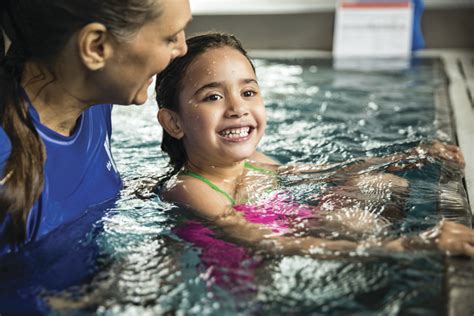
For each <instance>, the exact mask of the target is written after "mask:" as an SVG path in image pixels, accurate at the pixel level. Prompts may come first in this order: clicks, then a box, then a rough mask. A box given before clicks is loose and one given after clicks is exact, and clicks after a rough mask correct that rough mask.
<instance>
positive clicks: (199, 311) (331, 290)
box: [0, 56, 472, 315]
mask: <svg viewBox="0 0 474 316" xmlns="http://www.w3.org/2000/svg"><path fill="white" fill-rule="evenodd" d="M387 63H390V61H387ZM256 65H257V69H258V77H259V80H260V83H261V86H262V89H263V92H264V96H265V99H266V106H267V111H268V120H269V125H268V129H267V135H266V136H265V138H264V141H263V142H262V144H261V148H260V149H261V150H262V151H264V152H265V153H267V154H269V155H271V156H272V157H274V158H276V159H278V160H280V161H281V162H282V163H287V162H297V163H337V162H343V161H346V160H347V159H350V158H354V157H360V156H366V155H384V154H389V153H392V152H397V151H400V150H404V149H407V148H410V147H411V146H413V145H416V144H418V143H419V142H420V141H427V140H432V139H435V138H438V139H441V140H444V141H448V142H453V141H455V139H454V137H455V133H454V132H453V129H452V128H453V126H452V125H453V122H452V120H451V114H450V111H449V104H447V102H449V99H448V98H444V99H443V96H444V97H446V95H447V89H448V88H447V87H448V78H447V76H446V73H445V70H444V67H443V64H442V63H441V61H440V60H439V59H437V58H422V59H414V60H412V61H411V64H410V67H408V68H407V69H398V70H397V69H392V70H374V69H373V68H372V70H335V69H334V68H333V63H332V60H330V59H327V58H314V57H308V56H306V57H304V58H303V57H302V58H297V59H279V58H275V57H271V58H258V59H257V60H256ZM369 65H370V63H369ZM443 102H444V103H443ZM443 112H444V113H443ZM155 117H156V105H154V104H153V102H150V103H149V104H147V105H145V106H142V107H139V108H134V109H130V108H128V109H125V108H123V107H116V108H115V109H114V118H113V124H114V135H113V146H114V155H115V158H116V162H117V164H118V166H119V169H120V170H121V173H122V176H123V178H124V181H125V184H126V187H125V189H124V191H123V194H122V197H121V198H120V199H119V200H118V201H117V203H116V204H115V205H112V206H109V209H108V210H107V214H106V216H105V217H104V218H101V216H102V211H103V210H102V207H98V208H96V209H91V210H89V212H88V213H87V215H86V216H84V217H83V218H81V219H79V220H78V221H77V222H75V223H72V224H71V225H69V226H68V227H64V228H62V229H61V231H58V232H56V233H53V234H52V235H50V236H49V237H48V238H46V239H45V240H44V241H42V242H40V243H38V244H36V245H31V246H29V247H28V248H27V251H25V254H23V255H21V256H17V257H12V258H9V260H8V261H7V262H6V263H5V262H2V269H0V273H1V274H2V275H1V276H2V280H3V279H4V278H3V277H5V278H6V276H7V275H8V281H7V282H4V283H3V284H2V287H1V288H0V289H1V292H0V298H1V299H2V302H5V301H6V300H7V299H9V300H11V301H13V302H18V306H16V308H17V311H25V310H27V309H28V308H32V309H36V310H39V311H46V310H49V309H52V311H53V313H61V312H67V313H75V314H78V315H83V314H84V315H89V314H99V315H102V314H104V315H130V314H136V315H156V314H167V313H168V314H178V315H188V314H190V315H226V314H232V315H233V314H236V315H249V314H264V315H266V314H304V315H306V314H348V313H351V314H363V315H380V314H384V315H398V314H406V313H410V314H430V315H431V314H439V313H441V314H444V313H445V312H447V300H448V299H449V295H447V294H449V292H450V290H451V289H452V288H453V285H452V284H451V285H450V284H448V283H449V282H448V281H447V280H449V278H447V277H446V275H447V274H446V273H445V272H446V271H445V270H446V267H447V265H446V263H445V260H444V259H443V257H442V256H441V255H439V254H438V253H436V252H431V251H417V252H409V253H402V254H392V253H387V252H383V251H377V252H362V253H357V254H353V255H350V256H344V257H340V258H337V259H325V260H322V259H314V258H308V257H302V256H286V257H285V256H270V255H268V254H261V253H258V254H257V255H256V256H255V258H256V259H258V260H259V262H260V265H259V266H258V268H256V267H253V266H252V264H251V263H248V264H247V265H244V266H239V267H237V268H236V269H235V270H234V271H221V272H222V274H223V275H224V276H223V277H224V279H225V278H226V277H227V279H226V280H227V281H228V282H224V283H219V284H218V283H217V282H216V281H215V280H213V279H212V277H213V269H219V267H210V266H206V265H204V264H203V262H202V260H201V259H200V251H201V250H200V249H199V248H196V247H193V245H191V244H189V243H186V242H183V241H182V240H180V239H179V238H178V237H177V236H176V234H175V233H174V231H173V229H174V228H175V227H178V226H179V225H180V223H181V222H182V221H184V220H186V219H187V217H185V216H183V213H184V212H183V210H180V209H178V208H177V207H175V206H173V205H171V204H168V203H164V202H162V201H160V199H159V198H158V197H157V196H155V195H153V194H152V193H149V192H147V191H146V190H143V189H142V187H143V183H144V182H145V183H146V182H149V183H152V182H153V181H154V178H155V177H156V176H157V175H159V174H162V173H163V172H164V170H165V168H166V164H167V162H166V159H165V157H164V155H163V154H162V153H161V151H160V148H159V146H160V139H161V130H160V128H159V126H158V124H157V122H156V119H155ZM445 170H446V169H445V168H443V167H442V166H440V165H438V164H433V165H432V166H426V167H423V168H421V169H412V170H410V171H407V172H403V173H401V174H400V176H403V177H406V178H408V179H410V180H411V192H410V197H409V198H408V200H407V202H406V206H405V210H406V217H405V219H404V220H403V221H402V222H399V223H397V224H395V225H393V227H391V228H390V230H389V231H388V232H387V234H392V235H400V234H411V233H416V232H420V231H422V230H423V229H425V228H429V227H432V226H433V225H435V224H436V222H437V221H438V220H439V218H440V217H441V216H442V213H441V212H440V210H439V209H440V207H439V205H442V206H443V207H442V208H443V209H444V210H447V211H448V212H446V213H444V214H445V215H446V216H450V217H453V218H457V219H458V220H460V221H462V222H465V223H467V224H469V223H470V220H471V219H470V213H469V211H468V205H467V200H466V196H465V194H464V191H463V188H462V186H459V177H458V175H457V173H456V171H455V170H451V171H452V172H444V171H445ZM448 171H449V170H448ZM425 179H428V180H429V181H425ZM298 180H299V179H294V178H291V179H286V182H285V183H286V185H287V187H288V188H289V189H291V190H292V192H294V193H295V194H296V195H298V194H300V195H301V196H303V195H305V194H308V192H311V190H314V187H312V186H308V185H305V184H301V183H300V182H299V181H298ZM137 191H138V192H140V193H141V194H140V196H137V195H136V194H135V192H137ZM91 223H93V225H94V229H93V230H92V231H88V232H87V233H84V231H85V230H86V227H89V226H90V224H91ZM83 228H84V229H83ZM59 237H61V239H59ZM220 255H221V256H226V253H220ZM460 262H461V263H460V264H459V265H457V266H456V265H451V267H454V268H455V269H458V270H457V271H454V272H453V271H451V272H452V273H453V274H454V277H459V276H461V277H462V276H465V275H466V274H465V273H469V271H470V270H468V268H463V266H462V265H463V264H465V263H466V262H467V261H466V260H464V261H463V260H461V261H460ZM19 267H20V268H19ZM448 267H450V266H449V265H448ZM466 269H467V270H466ZM466 271H467V272H466ZM471 271H472V270H471ZM463 273H464V274H463ZM235 275H238V276H240V279H239V280H244V282H241V281H239V282H238V283H236V284H232V280H233V279H232V277H231V276H235ZM454 286H455V285H454ZM457 289H458V290H459V288H457ZM468 289H472V287H471V288H468ZM461 290H462V289H461ZM7 293H9V294H7ZM38 297H39V298H41V299H39V300H38V299H37V298H38ZM15 300H16V301H15ZM20 302H21V303H20ZM21 304H24V305H21ZM28 306H29V307H28ZM12 308H15V307H12Z"/></svg>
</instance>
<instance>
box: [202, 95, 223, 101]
mask: <svg viewBox="0 0 474 316" xmlns="http://www.w3.org/2000/svg"><path fill="white" fill-rule="evenodd" d="M220 99H222V97H221V96H220V95H218V94H212V95H209V96H207V97H205V98H204V101H218V100H220Z"/></svg>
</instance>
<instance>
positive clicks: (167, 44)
mask: <svg viewBox="0 0 474 316" xmlns="http://www.w3.org/2000/svg"><path fill="white" fill-rule="evenodd" d="M159 3H160V4H161V10H162V14H161V15H160V16H159V17H158V18H157V19H155V20H154V21H151V22H149V23H147V24H145V25H144V26H143V27H142V28H141V29H140V30H139V31H138V33H137V34H135V35H134V36H133V38H132V39H131V40H129V41H125V42H120V43H117V45H116V49H115V51H114V56H113V58H112V60H111V62H110V64H109V65H108V67H106V69H104V70H103V73H102V76H101V80H100V81H101V82H100V83H99V86H100V89H101V94H102V95H105V96H106V98H105V99H106V100H108V102H110V100H113V101H114V103H117V104H142V103H144V102H145V101H146V100H147V98H148V95H147V89H148V87H149V85H150V84H151V83H152V77H153V76H154V75H156V74H157V73H160V72H161V71H162V70H163V69H164V68H165V67H166V66H168V64H169V63H170V62H171V60H173V59H174V58H176V57H178V56H182V55H184V54H185V53H186V51H187V46H186V42H185V34H184V28H185V27H186V25H187V24H188V22H189V21H190V19H191V12H190V8H189V2H188V0H161V1H160V2H159ZM107 97H108V98H107Z"/></svg>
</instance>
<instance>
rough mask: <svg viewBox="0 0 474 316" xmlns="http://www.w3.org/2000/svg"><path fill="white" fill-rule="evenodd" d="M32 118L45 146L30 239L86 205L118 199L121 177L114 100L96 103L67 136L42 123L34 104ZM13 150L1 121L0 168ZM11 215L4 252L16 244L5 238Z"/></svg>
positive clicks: (1, 244) (1, 245)
mask: <svg viewBox="0 0 474 316" xmlns="http://www.w3.org/2000/svg"><path fill="white" fill-rule="evenodd" d="M29 111H30V114H31V117H32V119H33V123H34V125H35V127H36V130H37V131H38V133H39V135H40V137H41V139H42V141H43V143H44V144H45V148H46V164H45V170H44V180H45V181H44V188H43V192H42V194H41V196H40V198H39V199H38V201H36V202H35V204H34V206H33V208H32V209H31V210H30V212H29V215H28V219H27V225H26V242H31V241H35V240H39V239H41V237H43V236H45V235H46V234H48V233H49V232H51V231H53V230H54V229H56V228H58V227H60V226H61V225H63V224H65V223H69V222H71V221H73V220H75V219H77V218H79V217H80V216H81V215H83V214H84V212H85V210H86V209H87V208H88V207H91V206H94V205H97V204H100V203H104V202H106V201H109V200H111V199H114V198H116V197H117V195H118V194H119V191H120V189H121V188H122V181H121V179H120V175H119V173H118V171H117V167H116V165H115V162H114V160H113V158H112V155H111V151H110V136H111V111H112V105H95V106H92V107H90V108H89V109H87V110H85V111H84V112H83V114H82V115H81V117H80V118H79V119H78V122H77V125H76V129H75V131H74V133H73V134H72V135H71V136H63V135H60V134H58V133H56V132H55V131H53V130H51V129H49V128H48V127H46V126H44V125H43V124H41V122H40V120H39V115H38V113H37V112H36V110H35V109H34V107H33V106H31V105H30V108H29ZM10 152H11V143H10V140H9V138H8V135H7V134H6V133H5V131H4V130H3V128H1V127H0V174H1V175H2V177H3V176H4V175H5V174H4V168H5V164H6V161H7V159H8V157H9V155H10ZM9 222H10V217H9V216H7V217H6V218H5V219H4V220H3V222H0V255H1V254H4V253H7V252H11V251H13V250H14V248H16V247H12V246H11V245H8V244H6V241H5V229H6V227H7V225H9Z"/></svg>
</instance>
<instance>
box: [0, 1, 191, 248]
mask: <svg viewBox="0 0 474 316" xmlns="http://www.w3.org/2000/svg"><path fill="white" fill-rule="evenodd" d="M0 19H1V26H2V28H3V30H4V32H5V33H6V35H7V37H8V38H9V39H10V41H11V46H10V47H9V49H8V51H7V52H4V51H3V50H2V52H0V60H1V62H0V124H1V127H0V254H3V253H7V252H11V251H13V250H15V249H17V248H18V247H19V246H20V245H22V244H24V243H27V242H31V241H34V240H38V239H40V238H41V237H42V236H44V235H46V234H48V233H49V232H51V231H52V230H54V229H55V228H57V227H59V226H61V225H62V224H65V223H68V222H71V221H72V220H74V219H76V218H78V217H79V216H81V215H82V214H83V213H84V210H85V209H86V208H87V207H89V206H91V205H96V204H99V203H102V202H105V201H108V200H111V199H113V198H114V197H116V196H117V194H118V193H119V190H120V188H121V186H122V183H121V180H120V177H119V174H118V172H117V169H116V167H115V164H114V161H113V159H112V156H111V154H110V135H111V122H110V113H111V104H142V103H144V102H145V101H146V100H147V88H148V86H149V85H150V84H151V82H152V77H153V76H154V75H155V74H157V73H159V72H161V71H162V70H163V69H164V68H165V67H166V66H167V65H168V64H169V62H170V61H171V60H172V59H173V58H175V57H178V56H181V55H184V54H185V53H186V50H187V47H186V43H185V35H184V29H185V27H186V25H187V24H188V22H189V21H190V19H191V14H190V9H189V3H188V0H120V1H119V0H100V1H99V0H69V1H60V0H49V1H41V0H3V1H2V3H1V4H0ZM0 42H2V43H3V38H2V39H0ZM5 53H6V54H5Z"/></svg>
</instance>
